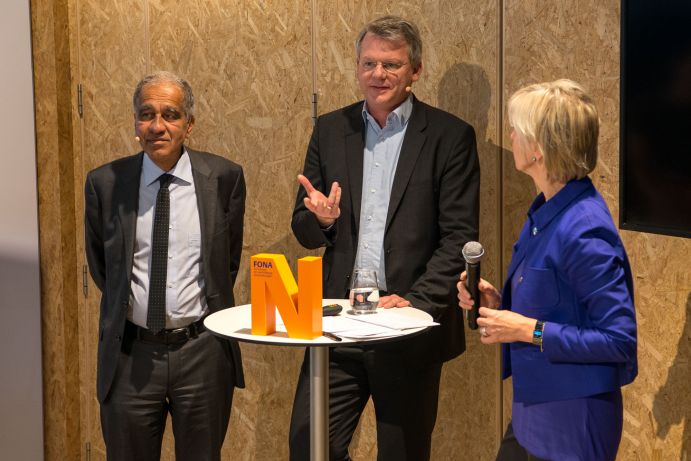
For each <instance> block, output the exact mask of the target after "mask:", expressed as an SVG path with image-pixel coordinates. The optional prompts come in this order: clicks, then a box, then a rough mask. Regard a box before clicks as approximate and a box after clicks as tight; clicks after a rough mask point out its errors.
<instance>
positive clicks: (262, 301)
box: [250, 253, 322, 339]
mask: <svg viewBox="0 0 691 461" xmlns="http://www.w3.org/2000/svg"><path fill="white" fill-rule="evenodd" d="M250 264H251V267H250V297H251V301H252V334H253V335H262V336H266V335H270V334H272V333H274V332H275V331H276V309H278V312H279V313H280V314H281V318H282V319H283V323H284V324H285V326H286V331H287V332H288V336H289V337H291V338H300V339H314V338H317V337H319V336H321V334H322V261H321V258H319V257H315V256H308V257H305V258H300V259H299V260H298V283H297V284H296V283H295V279H294V278H293V274H292V272H291V271H290V266H288V261H286V257H285V256H283V255H279V254H268V253H261V254H257V255H254V256H252V258H251V261H250Z"/></svg>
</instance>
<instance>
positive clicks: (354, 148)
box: [326, 104, 365, 235]
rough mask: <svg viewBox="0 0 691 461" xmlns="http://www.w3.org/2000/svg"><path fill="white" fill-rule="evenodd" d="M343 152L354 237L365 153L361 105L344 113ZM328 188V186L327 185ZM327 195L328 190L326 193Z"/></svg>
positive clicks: (358, 224)
mask: <svg viewBox="0 0 691 461" xmlns="http://www.w3.org/2000/svg"><path fill="white" fill-rule="evenodd" d="M346 116H347V117H346V126H345V130H344V131H345V150H346V167H347V170H348V186H349V187H348V189H349V190H350V201H351V203H352V207H353V208H352V209H353V222H354V224H355V235H357V233H358V232H359V230H360V205H361V202H362V164H363V156H364V152H365V123H364V121H363V119H362V104H357V105H355V106H353V107H352V109H351V111H350V113H346ZM329 187H330V185H329ZM326 192H327V193H328V189H327V191H326Z"/></svg>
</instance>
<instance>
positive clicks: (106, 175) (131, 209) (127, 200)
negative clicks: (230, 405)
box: [85, 148, 245, 402]
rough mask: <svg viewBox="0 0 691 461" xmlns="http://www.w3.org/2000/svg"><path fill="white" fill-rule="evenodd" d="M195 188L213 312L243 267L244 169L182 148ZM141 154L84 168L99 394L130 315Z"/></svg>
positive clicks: (239, 377)
mask: <svg viewBox="0 0 691 461" xmlns="http://www.w3.org/2000/svg"><path fill="white" fill-rule="evenodd" d="M187 152H188V153H189V158H190V163H191V164H192V176H193V178H194V185H195V189H196V193H197V206H198V208H199V219H200V225H201V234H202V237H201V238H202V241H201V242H202V261H203V266H204V267H203V270H204V279H205V296H206V301H207V304H208V306H209V309H210V310H211V312H215V311H217V310H219V309H223V308H226V307H230V306H234V305H235V300H234V298H233V285H234V284H235V278H236V276H237V272H238V266H239V264H240V253H241V250H242V228H243V219H244V214H245V178H244V176H243V172H242V168H241V167H240V166H239V165H237V164H235V163H233V162H231V161H230V160H227V159H225V158H223V157H219V156H217V155H213V154H209V153H207V152H197V151H194V150H192V149H189V148H187ZM143 156H144V153H143V152H140V153H139V154H136V155H133V156H130V157H125V158H121V159H118V160H115V161H113V162H111V163H108V164H105V165H103V166H101V167H99V168H96V169H95V170H93V171H91V172H89V174H88V175H87V177H86V185H85V198H86V206H85V226H86V233H85V238H86V257H87V260H88V263H89V270H90V272H91V276H92V277H93V279H94V282H95V283H96V285H97V286H98V288H99V289H100V290H101V315H100V321H99V332H98V338H99V343H98V365H97V396H98V399H99V401H100V402H102V401H103V400H104V399H105V398H106V396H107V395H108V391H109V390H110V386H111V383H112V382H113V377H114V376H115V370H116V368H117V364H118V354H119V351H120V349H121V347H122V338H123V333H124V329H125V321H126V319H127V307H128V303H129V296H130V278H131V275H132V258H133V255H134V241H135V226H136V221H137V206H138V203H139V178H140V175H141V169H142V160H143ZM228 346H229V348H230V353H231V354H232V357H233V360H234V366H235V385H236V386H238V387H244V375H243V372H242V361H241V357H240V348H239V347H238V345H237V343H236V342H234V341H229V342H228Z"/></svg>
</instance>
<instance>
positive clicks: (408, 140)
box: [384, 100, 427, 232]
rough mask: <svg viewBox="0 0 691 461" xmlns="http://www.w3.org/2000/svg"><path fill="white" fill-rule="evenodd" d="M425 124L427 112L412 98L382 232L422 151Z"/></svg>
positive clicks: (388, 223)
mask: <svg viewBox="0 0 691 461" xmlns="http://www.w3.org/2000/svg"><path fill="white" fill-rule="evenodd" d="M426 126H427V114H426V113H425V110H424V107H423V106H422V105H421V104H420V103H418V102H417V101H416V100H413V112H412V113H411V115H410V120H409V121H408V128H407V130H406V133H405V137H404V138H403V145H402V146H401V154H400V156H399V157H398V165H397V166H396V174H395V175H394V180H393V185H392V186H391V196H390V198H389V209H388V211H387V213H386V227H385V231H384V232H388V230H389V226H390V225H391V220H392V219H393V217H394V215H395V214H396V210H397V209H398V205H400V203H401V199H402V198H403V194H404V193H405V190H406V188H407V187H408V182H409V181H410V176H411V175H412V174H413V170H414V169H415V164H416V163H417V159H418V157H419V156H420V153H421V152H422V146H424V144H425V140H426V139H427V136H426V135H425V134H424V133H423V131H424V129H425V127H426Z"/></svg>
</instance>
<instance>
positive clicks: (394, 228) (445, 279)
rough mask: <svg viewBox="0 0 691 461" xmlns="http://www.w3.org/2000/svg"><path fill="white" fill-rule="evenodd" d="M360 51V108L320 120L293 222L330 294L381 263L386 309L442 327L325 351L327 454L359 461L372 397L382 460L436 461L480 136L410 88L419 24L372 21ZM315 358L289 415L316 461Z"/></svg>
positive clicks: (296, 440)
mask: <svg viewBox="0 0 691 461" xmlns="http://www.w3.org/2000/svg"><path fill="white" fill-rule="evenodd" d="M356 44H357V52H358V53H357V54H358V56H357V58H358V61H357V78H358V83H359V85H360V89H361V91H362V92H363V94H364V97H365V100H364V102H358V103H356V104H353V105H351V106H348V107H345V108H343V109H340V110H337V111H335V112H332V113H329V114H326V115H323V116H321V117H320V118H319V119H318V120H317V123H316V126H315V128H314V131H313V134H312V138H311V140H310V144H309V148H308V151H307V157H306V160H305V167H304V174H303V175H300V176H299V177H298V180H299V182H300V183H301V185H302V186H303V187H301V188H300V190H299V191H298V196H297V200H296V205H295V210H294V212H293V220H292V227H293V232H294V233H295V236H296V237H297V239H298V240H299V241H300V243H301V244H302V245H303V246H305V247H306V248H318V247H326V251H325V253H324V260H323V264H324V270H323V276H324V285H323V286H324V297H325V298H345V297H347V294H348V289H349V284H350V276H351V273H352V271H353V268H355V267H358V268H365V269H375V270H377V271H378V275H379V283H380V290H382V291H383V293H382V294H383V296H381V298H380V300H379V306H380V307H385V308H391V307H403V306H409V305H412V306H413V307H415V308H418V309H422V310H424V311H426V312H428V313H430V314H431V315H432V317H434V320H436V321H437V322H439V323H440V326H437V327H434V328H432V329H430V330H429V331H428V332H426V333H424V334H421V335H418V336H416V337H412V338H410V339H404V340H401V341H395V342H391V343H388V344H384V345H375V346H364V347H336V348H333V349H331V356H330V394H329V399H330V431H329V432H330V434H329V436H330V437H329V438H330V450H329V451H330V459H331V460H332V461H340V460H348V459H350V457H349V454H348V445H349V443H350V441H351V438H352V435H353V432H354V431H355V428H356V426H357V423H358V420H359V418H360V415H361V413H362V410H363V409H364V407H365V404H366V403H367V400H368V399H369V398H370V396H371V397H372V399H373V402H374V408H375V413H376V418H377V445H378V446H377V448H378V459H379V460H396V461H401V460H413V461H421V460H425V459H429V457H430V450H431V434H432V430H433V428H434V423H435V420H436V414H437V400H438V393H439V380H440V375H441V368H442V364H443V362H445V361H447V360H450V359H452V358H454V357H456V356H458V355H459V354H460V353H461V352H463V350H464V349H465V340H464V334H463V319H462V317H461V311H460V309H458V308H457V306H456V300H455V288H454V287H455V282H456V281H457V279H458V275H459V274H460V272H461V271H462V268H463V261H462V258H461V255H460V250H461V248H462V247H463V245H464V244H465V242H467V241H469V240H475V239H477V236H478V201H479V200H478V194H479V183H480V171H479V164H478V157H477V149H476V144H475V133H474V130H473V128H472V127H471V126H470V125H468V124H467V123H465V122H464V121H462V120H460V119H458V118H457V117H455V116H453V115H451V114H448V113H446V112H443V111H441V110H439V109H435V108H433V107H430V106H428V105H426V104H424V103H422V102H420V101H419V100H417V99H416V98H415V97H414V96H413V95H412V94H411V86H412V84H413V82H415V81H417V80H418V79H419V77H420V73H421V71H422V59H421V54H422V43H421V40H420V36H419V32H418V30H417V28H416V27H415V25H414V24H412V23H410V22H408V21H406V20H404V19H401V18H397V17H384V18H380V19H377V20H375V21H373V22H372V23H370V24H368V25H366V26H365V28H364V29H363V30H362V32H361V33H360V35H359V37H358V40H357V42H356ZM327 194H328V195H327ZM308 358H309V357H308V356H306V357H305V361H304V363H303V367H302V370H301V373H300V378H299V382H298V388H297V391H296V396H295V402H294V406H293V415H292V420H291V428H290V453H291V460H294V461H298V460H305V459H309V380H308V375H309V363H308Z"/></svg>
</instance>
